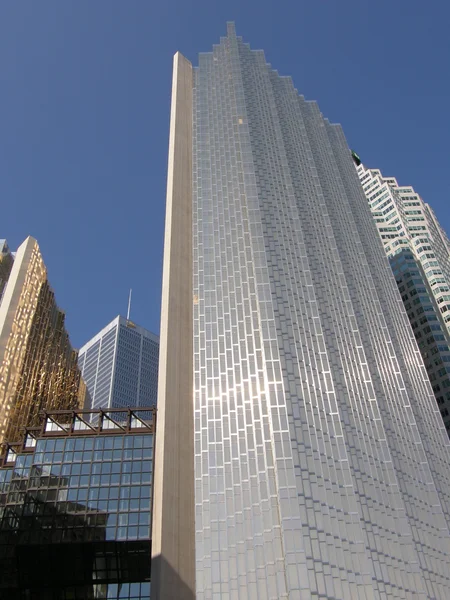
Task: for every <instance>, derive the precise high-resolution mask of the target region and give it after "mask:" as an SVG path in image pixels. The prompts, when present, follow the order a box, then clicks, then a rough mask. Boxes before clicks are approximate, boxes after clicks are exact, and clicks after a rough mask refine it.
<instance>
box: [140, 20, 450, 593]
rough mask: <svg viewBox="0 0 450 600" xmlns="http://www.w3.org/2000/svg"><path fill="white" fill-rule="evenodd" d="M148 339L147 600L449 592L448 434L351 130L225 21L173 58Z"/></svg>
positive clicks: (449, 498)
mask: <svg viewBox="0 0 450 600" xmlns="http://www.w3.org/2000/svg"><path fill="white" fill-rule="evenodd" d="M191 249H192V251H191ZM160 344H161V352H160V370H159V389H158V436H157V438H156V454H155V463H157V464H158V469H157V470H156V471H155V477H154V488H155V491H154V520H153V537H152V553H153V558H154V560H153V565H152V593H155V594H156V597H157V598H159V599H166V598H167V599H168V598H193V597H194V596H196V598H197V599H198V600H206V599H208V600H209V599H213V600H216V599H219V598H220V599H223V598H227V599H228V600H237V599H239V600H242V599H244V598H245V599H246V600H247V599H248V600H253V599H258V600H266V599H273V600H275V599H277V600H278V599H289V600H300V599H301V600H303V599H306V598H335V599H336V598H340V599H345V600H347V599H349V598H366V599H369V598H382V597H385V598H423V599H425V598H428V597H433V598H442V599H444V598H446V597H447V596H448V589H449V585H450V577H449V572H450V571H449V568H450V558H449V557H450V534H449V509H450V493H449V484H448V482H449V481H450V466H449V462H448V456H449V449H450V447H449V440H448V437H447V434H446V431H445V428H444V426H443V423H442V420H441V417H440V414H439V411H438V410H437V405H436V402H435V399H434V396H433V391H432V389H431V386H430V383H429V380H428V377H427V373H426V371H425V367H424V364H423V361H422V357H421V355H420V352H419V350H418V348H417V344H416V341H415V339H414V336H413V333H412V330H411V327H410V326H409V322H408V317H407V315H406V312H405V310H404V308H403V304H402V303H401V300H400V298H399V296H398V291H397V287H396V282H395V279H394V277H393V274H392V272H391V270H390V267H389V265H388V263H387V261H386V256H385V253H384V250H383V247H382V244H381V241H380V238H379V235H378V233H377V230H376V227H375V225H374V222H373V218H372V215H371V213H370V210H369V208H368V206H367V201H366V199H365V197H364V193H363V191H362V189H361V185H360V182H359V180H358V176H357V173H356V171H355V168H354V165H353V162H352V158H351V154H350V150H349V148H348V146H347V143H346V140H345V137H344V134H343V132H342V129H341V127H340V126H339V125H333V124H330V123H329V122H328V121H327V120H326V119H324V118H323V116H322V115H321V113H320V111H319V108H318V106H317V104H316V103H315V102H310V101H305V99H304V98H303V97H302V96H300V95H299V94H298V92H297V91H296V89H295V87H294V85H293V83H292V81H291V79H290V78H289V77H281V76H280V75H278V73H277V72H276V71H274V70H272V68H271V67H270V65H268V64H267V62H266V60H265V57H264V54H263V52H261V51H252V50H251V49H250V48H249V46H248V45H246V44H244V43H243V41H242V40H241V38H238V37H237V36H236V33H235V30H234V26H233V24H229V25H228V34H227V36H226V37H224V38H222V39H221V41H220V44H219V45H216V46H214V47H213V51H212V52H210V53H207V54H201V55H200V57H199V66H198V67H197V68H194V69H192V67H191V64H190V63H189V62H188V61H187V60H186V59H185V58H184V57H182V56H181V55H180V54H177V55H176V56H175V61H174V73H173V94H172V108H171V128H170V145H169V168H168V187H167V211H166V236H165V246H164V273H163V294H162V311H161V340H160ZM192 373H193V375H192ZM192 376H193V379H194V380H193V385H192ZM192 388H193V394H192V392H191V390H192ZM194 531H195V549H194V548H193V547H192V534H193V532H194Z"/></svg>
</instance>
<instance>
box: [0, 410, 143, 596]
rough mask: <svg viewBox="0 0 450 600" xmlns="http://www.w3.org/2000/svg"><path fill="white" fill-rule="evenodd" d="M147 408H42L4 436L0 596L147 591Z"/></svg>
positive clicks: (0, 482) (138, 593)
mask: <svg viewBox="0 0 450 600" xmlns="http://www.w3.org/2000/svg"><path fill="white" fill-rule="evenodd" d="M149 415H150V419H149ZM154 416H155V413H154V411H151V409H148V410H146V411H140V410H135V409H133V410H129V411H119V410H116V411H114V410H113V411H106V412H98V411H94V412H86V411H83V412H78V411H77V412H70V413H69V412H64V411H59V412H57V413H47V414H46V416H45V418H44V419H43V425H42V427H41V428H40V429H30V430H28V431H27V434H26V436H25V439H24V441H23V442H22V443H20V444H10V445H8V447H7V454H6V457H5V459H4V464H3V466H2V468H0V571H1V573H2V576H1V578H0V598H5V599H6V598H8V600H16V599H17V600H22V599H24V600H25V599H26V600H32V599H39V600H69V599H70V600H76V599H80V600H85V599H88V598H89V599H91V598H108V599H110V598H112V599H117V600H118V599H119V598H120V599H129V600H138V599H139V600H148V599H149V598H150V555H151V535H150V531H151V511H152V479H153V439H154V426H155V419H154Z"/></svg>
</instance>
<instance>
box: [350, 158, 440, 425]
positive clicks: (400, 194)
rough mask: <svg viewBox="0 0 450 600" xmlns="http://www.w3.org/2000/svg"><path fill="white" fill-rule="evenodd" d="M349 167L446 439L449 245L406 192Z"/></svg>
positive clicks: (375, 173) (425, 208)
mask: <svg viewBox="0 0 450 600" xmlns="http://www.w3.org/2000/svg"><path fill="white" fill-rule="evenodd" d="M355 163H356V167H357V172H358V175H359V178H360V181H361V184H362V186H363V190H364V193H365V195H366V198H367V201H368V203H369V206H370V210H371V211H372V215H373V217H374V219H375V222H376V224H377V228H378V232H379V234H380V236H381V239H382V240H383V246H384V249H385V252H386V254H387V256H388V257H389V261H390V263H391V267H392V269H393V271H394V274H395V278H396V281H397V285H398V288H399V290H400V293H401V296H402V300H403V303H404V305H405V309H406V311H407V314H408V317H409V320H410V322H411V325H412V327H413V329H414V335H415V337H416V339H417V343H418V345H419V348H420V351H421V354H422V357H423V359H424V362H425V368H426V369H427V372H428V375H429V377H430V381H431V384H432V387H433V392H434V394H435V396H436V400H437V403H438V405H439V410H440V411H441V415H442V418H443V420H444V423H445V427H446V429H447V431H448V432H449V435H450V312H448V311H449V309H450V242H449V240H448V238H447V235H446V234H445V232H444V230H443V229H442V227H441V226H440V224H439V222H438V220H437V219H436V216H435V214H434V212H433V210H432V208H431V207H430V206H429V205H428V204H426V203H425V202H424V201H423V200H422V198H421V197H420V196H419V194H417V193H416V192H415V191H414V189H413V188H412V187H411V186H399V185H398V183H397V180H396V179H395V178H394V177H383V176H382V174H381V172H380V171H379V170H378V169H368V168H366V167H365V166H364V165H363V164H362V163H361V162H360V160H359V157H356V159H355Z"/></svg>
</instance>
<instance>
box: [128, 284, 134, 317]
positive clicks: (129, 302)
mask: <svg viewBox="0 0 450 600" xmlns="http://www.w3.org/2000/svg"><path fill="white" fill-rule="evenodd" d="M132 291H133V290H132V289H131V288H130V294H129V296H128V312H127V321H129V320H130V310H131V292H132Z"/></svg>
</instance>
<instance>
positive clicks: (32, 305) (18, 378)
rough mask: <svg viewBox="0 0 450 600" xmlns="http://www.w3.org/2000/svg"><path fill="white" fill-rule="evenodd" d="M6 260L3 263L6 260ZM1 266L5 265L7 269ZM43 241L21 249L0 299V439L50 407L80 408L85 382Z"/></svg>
mask: <svg viewBox="0 0 450 600" xmlns="http://www.w3.org/2000/svg"><path fill="white" fill-rule="evenodd" d="M2 264H3V262H2V263H1V265H2ZM1 265H0V268H1ZM64 319H65V316H64V313H63V312H62V311H61V310H60V309H59V308H58V306H57V305H56V302H55V296H54V293H53V291H52V289H51V287H50V285H49V282H48V279H47V270H46V268H45V264H44V261H43V260H42V256H41V252H40V250H39V246H38V243H37V241H36V240H35V239H34V238H32V237H28V238H27V239H26V240H25V241H24V242H23V244H22V245H21V246H20V247H19V249H18V250H17V253H16V256H15V260H14V264H13V265H12V268H11V270H10V274H9V279H8V282H7V284H6V287H5V289H4V291H3V299H2V301H1V304H0V443H1V442H3V441H5V440H6V441H9V442H11V441H15V440H16V439H18V437H19V432H20V430H21V429H22V428H23V427H25V426H28V427H32V426H33V425H34V424H36V423H38V422H39V419H40V412H41V411H42V410H44V409H48V410H58V409H75V408H77V407H78V405H79V404H80V402H81V401H82V398H81V396H82V393H83V389H84V386H83V384H82V382H80V372H79V369H78V368H77V353H76V352H75V351H74V350H73V349H72V346H71V345H70V341H69V336H68V334H67V332H66V330H65V328H64Z"/></svg>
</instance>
